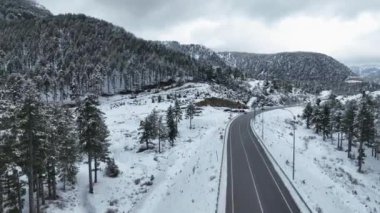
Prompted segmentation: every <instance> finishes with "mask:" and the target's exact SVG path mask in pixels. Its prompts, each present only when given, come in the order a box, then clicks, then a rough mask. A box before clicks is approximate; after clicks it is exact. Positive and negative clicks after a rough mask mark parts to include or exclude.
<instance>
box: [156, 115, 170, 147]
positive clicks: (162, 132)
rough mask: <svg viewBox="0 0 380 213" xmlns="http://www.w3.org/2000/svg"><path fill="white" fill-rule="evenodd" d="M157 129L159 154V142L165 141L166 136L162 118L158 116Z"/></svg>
mask: <svg viewBox="0 0 380 213" xmlns="http://www.w3.org/2000/svg"><path fill="white" fill-rule="evenodd" d="M157 128H158V153H161V141H164V140H166V139H167V134H168V133H167V128H166V126H165V125H164V123H163V118H162V116H160V117H159V119H158V123H157Z"/></svg>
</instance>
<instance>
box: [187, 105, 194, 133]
mask: <svg viewBox="0 0 380 213" xmlns="http://www.w3.org/2000/svg"><path fill="white" fill-rule="evenodd" d="M194 115H195V106H194V104H193V103H189V105H188V106H187V108H186V119H189V120H190V126H189V129H191V120H192V119H193V118H194Z"/></svg>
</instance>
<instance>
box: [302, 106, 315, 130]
mask: <svg viewBox="0 0 380 213" xmlns="http://www.w3.org/2000/svg"><path fill="white" fill-rule="evenodd" d="M312 116H313V107H312V106H311V103H310V102H308V103H307V105H306V107H305V109H304V110H303V114H302V118H303V119H306V128H308V129H309V128H310V121H311V118H312Z"/></svg>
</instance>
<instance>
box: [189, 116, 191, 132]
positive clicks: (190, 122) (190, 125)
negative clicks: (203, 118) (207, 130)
mask: <svg viewBox="0 0 380 213" xmlns="http://www.w3.org/2000/svg"><path fill="white" fill-rule="evenodd" d="M189 129H191V118H190V128H189Z"/></svg>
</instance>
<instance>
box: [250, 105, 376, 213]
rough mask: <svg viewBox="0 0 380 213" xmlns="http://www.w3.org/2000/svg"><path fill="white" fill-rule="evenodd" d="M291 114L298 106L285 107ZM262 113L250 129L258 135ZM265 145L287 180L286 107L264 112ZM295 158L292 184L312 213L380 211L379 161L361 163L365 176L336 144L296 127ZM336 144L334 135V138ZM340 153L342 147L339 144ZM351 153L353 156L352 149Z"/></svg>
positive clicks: (368, 159) (289, 150)
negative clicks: (313, 212)
mask: <svg viewBox="0 0 380 213" xmlns="http://www.w3.org/2000/svg"><path fill="white" fill-rule="evenodd" d="M287 110H290V111H291V112H292V113H293V114H294V115H296V116H297V115H301V114H302V110H303V108H302V107H293V108H287ZM261 116H262V114H261V115H258V117H257V118H256V122H253V124H252V126H253V128H254V129H255V131H256V132H258V133H259V135H261V126H262V123H261ZM263 116H264V140H263V141H264V144H265V145H266V146H267V148H268V149H269V151H270V152H271V154H272V155H273V156H274V158H275V159H276V161H277V162H278V163H279V165H280V166H281V168H282V169H283V170H284V171H285V173H286V175H287V176H288V177H289V178H291V177H292V145H293V136H292V132H293V130H292V127H291V125H290V121H291V119H292V118H293V116H292V115H291V113H290V112H288V111H286V110H285V109H277V110H273V111H269V112H265V113H263ZM301 122H302V121H301ZM295 135H296V147H295V150H296V160H295V180H294V185H295V186H296V188H297V190H298V191H299V192H300V194H301V195H302V196H303V197H304V199H305V200H306V202H307V203H308V205H309V206H310V207H311V208H312V210H313V211H315V212H327V213H340V212H341V213H347V212H357V213H364V212H373V213H375V212H380V160H377V159H374V158H373V157H371V153H370V150H368V149H367V150H366V151H367V153H366V154H367V157H366V159H365V164H364V171H365V172H364V174H361V173H358V172H357V166H356V160H349V159H348V158H347V153H346V152H344V151H338V150H337V149H336V141H331V140H330V139H328V140H326V141H323V140H322V137H321V136H319V135H316V134H315V133H314V132H313V130H308V129H306V127H305V124H302V125H297V129H296V134H295ZM335 140H336V136H335ZM343 145H344V147H343V148H344V150H345V147H346V144H345V142H344V144H343ZM354 150H355V155H356V156H357V153H356V148H354Z"/></svg>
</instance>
